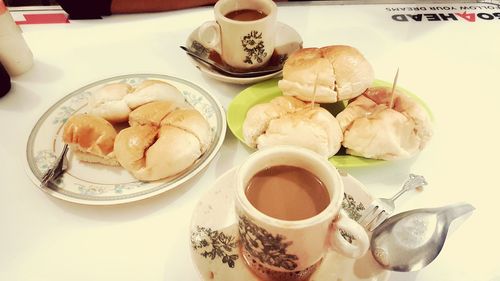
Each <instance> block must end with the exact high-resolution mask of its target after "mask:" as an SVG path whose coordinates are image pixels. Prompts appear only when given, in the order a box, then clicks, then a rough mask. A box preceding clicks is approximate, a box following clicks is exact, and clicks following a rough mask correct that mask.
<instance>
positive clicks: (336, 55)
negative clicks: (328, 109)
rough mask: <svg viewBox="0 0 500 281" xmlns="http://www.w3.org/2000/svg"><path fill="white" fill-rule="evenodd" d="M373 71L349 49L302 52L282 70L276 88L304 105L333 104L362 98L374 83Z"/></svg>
mask: <svg viewBox="0 0 500 281" xmlns="http://www.w3.org/2000/svg"><path fill="white" fill-rule="evenodd" d="M373 79H374V74H373V69H372V67H371V65H370V63H368V61H367V60H366V59H365V58H364V56H363V55H362V54H361V53H360V52H359V51H358V50H357V49H355V48H353V47H351V46H343V45H336V46H328V47H323V48H304V49H300V50H298V51H296V52H294V53H293V54H292V55H290V57H289V58H288V59H287V61H286V62H285V65H284V66H283V79H282V80H280V81H279V82H278V87H279V88H280V89H281V91H282V92H283V95H287V96H295V97H297V98H298V99H300V100H303V101H315V102H319V103H333V102H337V101H339V100H347V99H351V98H353V97H356V96H358V95H360V94H362V93H363V92H364V91H365V90H366V89H367V88H368V87H369V86H370V85H371V84H372V82H373Z"/></svg>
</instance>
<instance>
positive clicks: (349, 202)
mask: <svg viewBox="0 0 500 281" xmlns="http://www.w3.org/2000/svg"><path fill="white" fill-rule="evenodd" d="M342 209H344V211H345V212H346V213H347V215H348V216H349V217H350V218H351V219H353V220H355V221H358V220H359V218H361V212H362V211H363V210H365V209H366V208H365V205H363V203H361V202H359V203H358V202H356V200H355V199H354V197H353V196H352V195H349V194H347V193H344V200H342ZM340 235H342V237H344V239H345V240H347V241H348V242H349V243H351V244H352V242H353V241H354V240H355V239H356V238H354V235H352V234H350V233H349V232H347V231H345V230H343V229H340Z"/></svg>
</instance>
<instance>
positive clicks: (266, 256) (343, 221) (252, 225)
mask: <svg viewBox="0 0 500 281" xmlns="http://www.w3.org/2000/svg"><path fill="white" fill-rule="evenodd" d="M282 165H286V166H295V167H300V168H303V169H306V170H308V171H309V172H311V173H312V174H314V175H315V176H316V177H318V178H319V179H320V180H321V181H322V182H323V184H324V185H325V187H326V188H327V190H328V193H329V195H330V203H329V205H328V206H327V207H326V208H325V209H324V210H323V211H321V212H320V213H319V214H317V215H315V216H313V217H310V218H307V219H303V220H297V221H287V220H280V219H277V218H273V217H271V216H268V215H266V214H264V213H262V212H261V211H259V210H258V209H257V208H255V207H254V206H253V205H252V204H251V203H250V201H249V200H248V198H247V197H246V195H245V189H246V188H247V186H248V183H249V181H250V180H251V179H252V177H253V176H254V175H255V174H257V173H258V172H259V171H261V170H263V169H266V168H270V167H274V166H282ZM343 198H344V185H343V182H342V180H341V178H340V175H339V173H338V171H337V169H336V168H335V167H333V165H332V164H331V163H329V162H328V161H327V160H326V159H324V158H322V157H320V156H319V155H317V154H315V153H314V152H312V151H310V150H307V149H304V148H300V147H295V146H275V147H269V148H266V149H262V150H259V151H257V152H255V153H254V154H252V155H250V157H249V158H248V159H247V160H246V161H245V162H244V163H243V164H242V165H241V166H240V167H239V169H238V172H237V175H236V200H235V206H236V214H237V220H238V226H239V235H240V241H241V243H242V253H243V257H244V258H245V260H246V262H247V263H248V265H249V266H250V268H252V270H253V271H254V273H256V274H257V275H258V276H262V277H265V278H269V277H272V278H277V279H280V280H281V278H284V276H285V277H286V279H287V280H289V279H290V280H293V279H294V278H291V277H293V276H296V277H299V275H300V276H302V277H307V276H309V275H310V274H312V273H313V272H314V270H315V268H316V266H317V265H318V264H319V263H320V261H321V259H322V258H323V257H324V256H325V254H326V253H327V252H328V251H332V250H334V251H337V252H339V253H340V254H342V255H345V256H347V257H360V256H362V255H364V254H365V253H366V251H367V250H368V247H369V240H368V235H367V233H366V231H365V230H364V228H363V227H362V226H361V225H359V224H358V223H357V222H355V221H354V220H352V219H350V218H349V217H348V216H347V214H346V213H345V212H344V211H342V209H341V205H342V200H343ZM340 229H342V230H344V231H346V232H348V233H349V234H351V235H352V236H353V237H354V238H355V239H354V240H353V242H352V244H351V243H349V242H348V241H347V240H345V239H344V237H343V236H342V235H341V233H340ZM264 245H265V246H264ZM271 252H272V253H271ZM287 276H288V277H287ZM299 279H300V278H299Z"/></svg>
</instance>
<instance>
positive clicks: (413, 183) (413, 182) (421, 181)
mask: <svg viewBox="0 0 500 281" xmlns="http://www.w3.org/2000/svg"><path fill="white" fill-rule="evenodd" d="M424 185H427V181H426V180H425V178H424V177H423V176H419V175H415V174H410V177H409V178H408V180H407V181H406V182H405V183H404V184H403V187H402V188H401V190H400V191H399V192H398V193H396V194H394V196H392V198H391V200H392V201H394V200H396V199H398V198H399V196H401V195H402V194H403V193H405V192H407V191H409V190H412V189H415V188H417V187H421V186H424Z"/></svg>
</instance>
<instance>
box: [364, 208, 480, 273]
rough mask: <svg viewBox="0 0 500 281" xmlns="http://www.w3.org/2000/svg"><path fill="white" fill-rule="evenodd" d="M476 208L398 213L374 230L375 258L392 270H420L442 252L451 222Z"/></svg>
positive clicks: (435, 209)
mask: <svg viewBox="0 0 500 281" xmlns="http://www.w3.org/2000/svg"><path fill="white" fill-rule="evenodd" d="M474 209H475V208H474V207H473V206H472V205H470V204H467V203H461V204H453V205H449V206H444V207H441V208H428V209H416V210H411V211H407V212H403V213H400V214H397V215H395V216H393V217H391V218H389V219H388V220H386V221H385V222H383V223H382V224H381V225H379V226H378V227H377V228H376V229H375V230H374V232H373V235H372V238H371V251H372V254H373V257H374V258H375V260H376V261H377V262H378V263H379V264H380V265H381V266H382V267H384V268H385V269H389V270H392V271H401V272H407V271H416V270H420V269H422V268H423V267H425V266H426V265H428V264H429V263H431V262H432V261H433V260H434V259H435V258H436V257H437V256H438V254H439V253H440V252H441V249H442V248H443V245H444V242H445V240H446V236H447V234H448V228H449V226H450V223H451V222H452V221H454V220H455V219H457V218H459V217H461V216H463V215H465V214H468V213H470V212H472V211H473V210H474Z"/></svg>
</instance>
